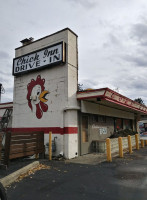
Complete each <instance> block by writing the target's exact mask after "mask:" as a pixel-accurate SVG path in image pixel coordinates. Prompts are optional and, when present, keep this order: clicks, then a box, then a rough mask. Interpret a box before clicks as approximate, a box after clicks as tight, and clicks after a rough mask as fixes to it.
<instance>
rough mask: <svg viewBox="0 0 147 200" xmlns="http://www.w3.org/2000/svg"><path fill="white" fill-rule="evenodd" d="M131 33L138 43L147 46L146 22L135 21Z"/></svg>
mask: <svg viewBox="0 0 147 200" xmlns="http://www.w3.org/2000/svg"><path fill="white" fill-rule="evenodd" d="M131 35H132V37H133V38H135V39H136V40H137V41H138V42H139V43H140V45H143V46H147V24H146V22H144V23H137V24H134V25H133V26H132V32H131Z"/></svg>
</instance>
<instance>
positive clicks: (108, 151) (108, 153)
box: [106, 138, 112, 162]
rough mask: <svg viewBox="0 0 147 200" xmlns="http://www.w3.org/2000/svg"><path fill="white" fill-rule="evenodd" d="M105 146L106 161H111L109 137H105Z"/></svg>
mask: <svg viewBox="0 0 147 200" xmlns="http://www.w3.org/2000/svg"><path fill="white" fill-rule="evenodd" d="M106 147H107V161H108V162H112V157H111V142H110V139H109V138H107V139H106Z"/></svg>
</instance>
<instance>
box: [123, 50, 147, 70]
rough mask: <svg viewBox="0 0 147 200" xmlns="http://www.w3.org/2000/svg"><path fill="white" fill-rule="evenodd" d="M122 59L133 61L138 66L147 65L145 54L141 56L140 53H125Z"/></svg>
mask: <svg viewBox="0 0 147 200" xmlns="http://www.w3.org/2000/svg"><path fill="white" fill-rule="evenodd" d="M136 54H137V53H136ZM123 59H124V60H126V61H128V62H132V63H134V64H135V65H136V66H138V67H147V57H146V56H143V55H141V56H138V55H125V56H123ZM132 67H133V66H132Z"/></svg>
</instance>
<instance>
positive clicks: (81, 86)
mask: <svg viewBox="0 0 147 200" xmlns="http://www.w3.org/2000/svg"><path fill="white" fill-rule="evenodd" d="M83 90H84V89H83V84H80V83H78V91H79V92H81V91H83Z"/></svg>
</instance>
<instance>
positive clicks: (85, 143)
mask: <svg viewBox="0 0 147 200" xmlns="http://www.w3.org/2000/svg"><path fill="white" fill-rule="evenodd" d="M88 123H89V119H88V115H83V116H82V123H81V155H84V154H87V153H89V126H88Z"/></svg>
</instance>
